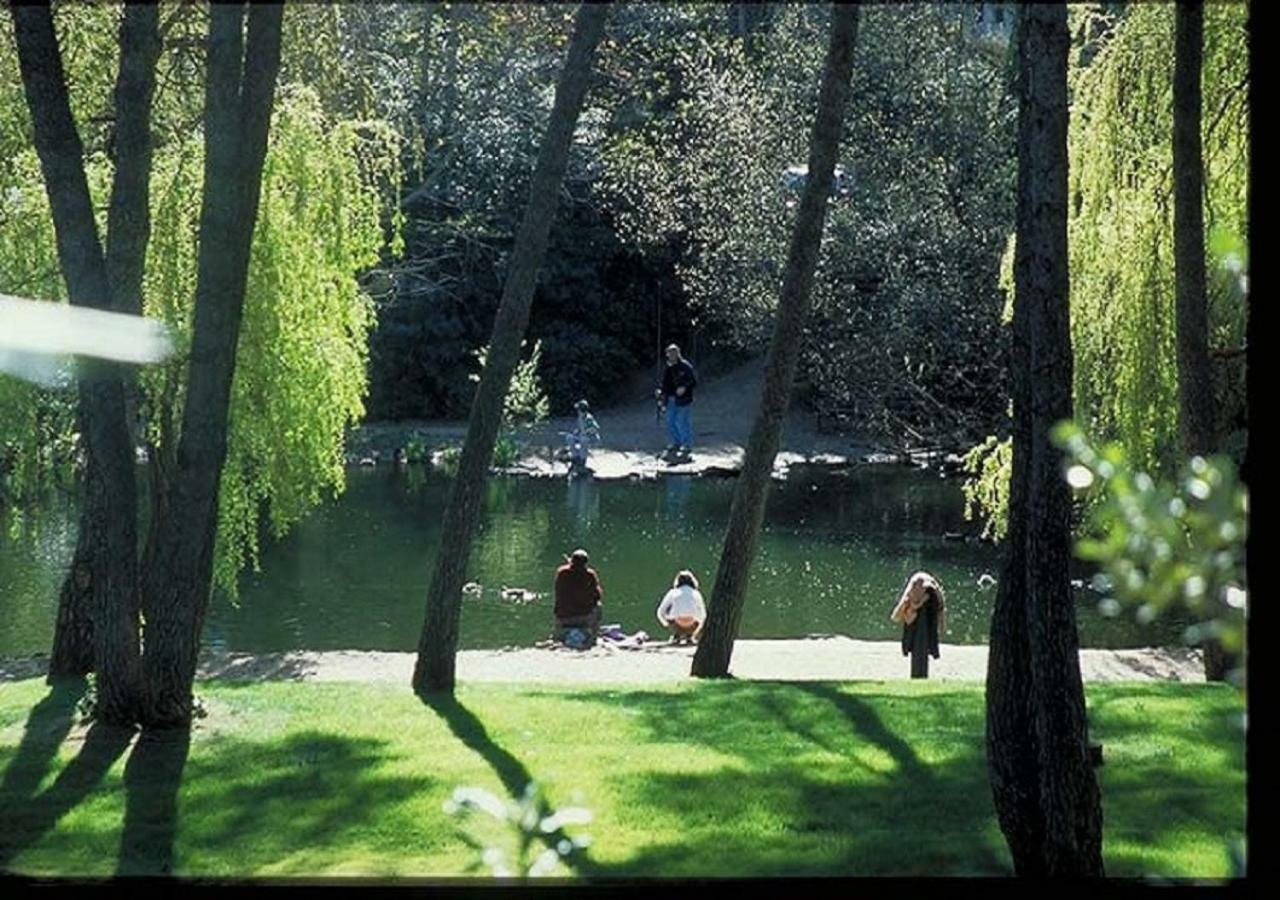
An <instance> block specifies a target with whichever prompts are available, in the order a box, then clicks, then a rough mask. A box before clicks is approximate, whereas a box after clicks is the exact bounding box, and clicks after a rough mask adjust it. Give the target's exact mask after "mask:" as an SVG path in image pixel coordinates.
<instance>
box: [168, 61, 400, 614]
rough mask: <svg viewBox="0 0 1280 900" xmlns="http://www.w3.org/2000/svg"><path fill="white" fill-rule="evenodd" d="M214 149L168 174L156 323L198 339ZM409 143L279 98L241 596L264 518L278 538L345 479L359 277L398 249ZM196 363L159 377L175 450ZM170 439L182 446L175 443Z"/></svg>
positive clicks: (262, 222)
mask: <svg viewBox="0 0 1280 900" xmlns="http://www.w3.org/2000/svg"><path fill="white" fill-rule="evenodd" d="M200 152H201V150H200V148H199V147H198V146H196V145H187V146H182V147H180V148H175V150H174V155H173V156H172V158H167V159H166V160H165V163H164V164H158V165H157V172H158V174H160V177H161V178H163V179H164V180H163V181H162V182H161V185H162V186H161V188H160V189H159V190H158V191H157V195H158V198H159V203H160V205H161V209H160V210H159V212H158V215H157V223H158V224H160V223H163V224H164V226H167V227H163V228H159V227H158V228H157V230H156V232H157V240H155V241H153V242H152V245H151V248H150V253H149V259H148V262H149V265H148V281H147V287H148V291H147V312H148V314H150V315H156V316H159V317H161V318H163V319H165V320H166V321H168V322H169V323H170V324H171V325H172V326H174V330H175V331H176V332H177V333H178V334H179V335H180V338H179V345H180V346H187V345H188V344H189V340H190V323H191V314H192V305H191V304H192V301H193V300H194V296H195V292H194V281H195V254H196V245H197V240H198V231H199V227H198V226H199V223H198V216H197V214H196V212H195V210H198V208H199V203H198V200H197V198H198V197H199V191H200V189H201V171H202V169H201V164H200ZM397 154H398V147H397V144H396V139H395V136H394V135H393V134H391V133H390V132H389V131H388V130H387V129H386V128H385V127H382V126H379V125H378V124H377V123H372V122H351V121H342V120H334V119H333V118H332V117H331V116H329V115H327V114H325V113H324V112H323V110H322V109H321V107H320V103H319V100H318V98H317V96H316V95H315V93H314V92H312V91H310V90H308V89H306V88H300V87H296V86H294V87H285V88H283V89H282V90H281V91H280V92H279V94H278V99H277V103H276V110H275V113H274V117H273V122H272V128H271V133H270V143H269V146H268V150H267V158H266V163H265V166H264V170H263V187H262V200H261V204H260V208H259V214H258V222H257V226H256V228H255V231H254V239H253V246H252V251H251V257H250V265H249V278H248V285H247V293H246V297H245V310H244V319H243V322H242V325H241V334H240V342H239V346H238V349H237V358H236V373H235V379H234V382H233V384H232V400H231V417H230V423H231V424H230V432H229V435H228V453H227V462H226V465H225V467H224V469H223V473H222V483H221V490H220V493H219V516H218V541H217V549H216V552H215V566H214V571H215V578H216V581H217V582H218V584H219V585H221V586H222V587H223V588H225V589H227V590H229V591H232V592H233V593H234V589H235V575H236V573H237V572H238V571H239V570H240V568H241V567H242V566H244V565H246V564H248V565H252V566H254V567H255V568H256V566H257V561H258V541H259V523H260V516H265V519H266V521H267V523H268V525H269V527H270V529H271V532H272V534H273V535H274V536H276V537H279V536H281V535H283V534H284V533H285V532H286V531H287V530H288V528H289V527H290V526H291V525H292V524H293V523H294V522H296V521H298V520H299V519H300V518H302V517H303V516H304V515H305V514H306V513H307V512H308V511H309V510H310V509H312V508H313V507H314V506H315V505H317V504H318V503H320V502H321V501H322V500H323V499H324V498H325V497H326V496H331V495H333V494H336V493H337V492H340V491H341V490H342V487H343V484H344V474H343V465H344V459H343V453H342V440H343V434H344V432H345V430H346V428H347V427H349V426H350V425H352V424H354V423H355V422H357V421H359V419H360V418H361V416H362V415H363V412H364V405H363V397H364V393H365V391H366V372H365V369H366V361H367V349H366V348H367V336H368V331H369V328H370V327H371V325H372V307H371V304H370V301H369V298H368V297H367V295H365V294H364V292H363V291H362V290H361V289H360V287H359V284H358V282H357V275H358V273H360V272H361V271H363V270H365V269H367V268H369V267H370V266H372V265H374V264H376V263H377V262H378V260H379V252H380V250H381V249H382V248H383V246H384V238H385V235H384V231H383V225H382V217H381V215H382V204H381V197H380V194H379V190H378V187H379V184H380V183H382V182H383V181H387V180H391V181H394V179H395V178H396V174H395V168H394V166H395V160H396V158H397ZM184 369H185V360H182V361H181V362H180V363H177V364H175V365H174V366H173V367H170V368H169V369H168V371H166V372H164V373H162V374H161V373H157V375H156V377H152V378H150V379H149V380H148V382H147V387H148V396H149V399H150V402H151V405H152V408H153V409H155V410H156V411H157V413H158V416H157V419H155V420H153V426H154V427H153V431H152V437H153V439H154V440H155V441H156V443H157V444H158V445H159V448H160V452H168V453H171V452H173V449H174V448H173V445H172V441H173V436H175V435H176V434H177V428H178V423H179V422H180V420H181V397H180V394H181V387H180V384H177V383H175V382H176V381H177V379H179V378H181V377H182V376H183V374H184V373H183V370H184ZM166 439H167V441H166Z"/></svg>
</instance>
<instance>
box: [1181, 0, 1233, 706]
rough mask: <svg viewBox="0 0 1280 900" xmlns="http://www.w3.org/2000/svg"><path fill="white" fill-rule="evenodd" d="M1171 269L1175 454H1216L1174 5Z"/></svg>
mask: <svg viewBox="0 0 1280 900" xmlns="http://www.w3.org/2000/svg"><path fill="white" fill-rule="evenodd" d="M1174 23H1175V24H1174V56H1173V248H1174V253H1173V270H1174V281H1175V284H1176V288H1175V292H1176V297H1177V310H1178V312H1177V314H1178V329H1177V330H1178V430H1179V432H1180V435H1181V437H1182V452H1183V456H1185V457H1186V458H1188V459H1190V458H1191V457H1193V456H1208V455H1209V454H1210V453H1213V452H1214V450H1216V449H1217V447H1216V446H1215V445H1216V444H1217V440H1216V436H1217V428H1216V424H1217V422H1216V416H1215V413H1214V405H1213V373H1212V371H1211V369H1210V364H1209V300H1208V289H1207V287H1206V276H1205V258H1204V247H1205V242H1204V205H1203V204H1204V156H1203V153H1202V147H1201V141H1200V118H1201V116H1200V112H1201V105H1202V97H1201V89H1200V79H1201V70H1202V69H1203V67H1204V4H1203V3H1202V2H1200V0H1193V2H1186V3H1178V4H1177V5H1176V6H1175V7H1174ZM1203 649H1204V674H1205V678H1206V679H1208V680H1209V681H1224V680H1226V677H1227V675H1228V673H1229V672H1230V671H1231V670H1232V669H1233V668H1235V666H1236V665H1237V662H1238V661H1237V660H1236V658H1235V657H1234V655H1233V654H1229V653H1227V652H1226V651H1225V650H1223V649H1222V644H1221V643H1220V642H1219V641H1218V640H1217V639H1216V638H1212V637H1211V638H1208V639H1207V640H1206V641H1205V642H1204V644H1203Z"/></svg>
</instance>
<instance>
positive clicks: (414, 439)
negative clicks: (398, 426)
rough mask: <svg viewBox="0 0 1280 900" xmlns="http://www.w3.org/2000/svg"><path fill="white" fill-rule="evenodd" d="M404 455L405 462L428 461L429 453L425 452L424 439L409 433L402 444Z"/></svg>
mask: <svg viewBox="0 0 1280 900" xmlns="http://www.w3.org/2000/svg"><path fill="white" fill-rule="evenodd" d="M404 457H405V462H409V463H415V464H416V463H423V462H428V461H429V459H430V454H429V453H428V452H427V444H426V441H424V440H423V439H422V438H421V437H420V436H418V435H416V434H411V435H409V439H408V440H407V441H405V445H404Z"/></svg>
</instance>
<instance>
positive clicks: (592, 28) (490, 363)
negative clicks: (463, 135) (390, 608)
mask: <svg viewBox="0 0 1280 900" xmlns="http://www.w3.org/2000/svg"><path fill="white" fill-rule="evenodd" d="M607 13H608V7H607V6H604V5H596V4H592V3H584V4H582V5H581V6H579V7H578V12H577V16H576V18H575V21H574V30H573V38H572V41H571V42H570V44H569V54H568V57H567V58H566V59H565V65H564V69H563V71H562V72H561V73H560V80H559V82H558V83H557V85H556V96H555V104H554V106H553V107H552V109H551V118H550V121H549V122H548V123H547V132H546V135H545V136H544V137H543V139H542V147H541V149H540V150H539V153H538V161H537V164H536V166H535V168H534V171H533V179H532V183H531V184H530V186H529V203H528V206H527V207H526V208H525V214H524V220H523V221H522V222H521V224H520V230H519V232H517V234H516V241H515V247H514V249H513V250H512V253H511V262H510V263H509V267H508V269H507V281H506V286H505V287H504V289H503V292H502V301H501V303H500V304H499V306H498V312H497V316H496V318H495V319H494V323H493V334H492V336H491V337H490V340H489V353H488V356H487V358H486V362H485V367H484V373H483V374H482V375H481V378H480V387H479V389H478V390H477V391H476V398H475V401H474V402H473V404H472V407H471V419H470V422H469V423H468V425H467V438H466V443H465V444H464V445H463V448H462V458H461V460H460V461H459V464H458V474H457V476H456V477H455V478H454V481H453V487H452V488H451V490H450V491H449V499H448V501H447V502H446V504H445V511H444V522H443V529H442V534H441V538H440V547H439V550H438V551H437V553H436V562H435V568H434V571H433V572H432V576H431V586H430V588H429V589H428V591H427V610H426V620H425V622H424V624H423V628H422V635H421V637H420V638H419V640H418V659H417V663H416V664H415V666H414V671H413V687H414V690H415V691H417V692H418V693H420V694H421V693H426V692H430V691H452V690H453V686H454V683H455V681H456V678H455V663H456V659H455V657H456V654H457V650H458V621H459V618H460V616H461V612H462V609H461V603H462V585H463V582H464V581H465V576H466V569H467V563H468V561H469V559H470V555H471V541H472V537H473V535H474V534H475V530H476V526H477V525H478V524H479V521H480V513H481V501H482V498H483V490H484V483H485V477H486V475H487V474H488V471H489V463H490V460H491V459H492V458H493V448H494V444H495V442H496V441H497V438H498V428H499V425H500V424H501V420H502V405H503V400H504V399H505V397H506V394H507V389H508V387H509V386H510V384H511V375H512V372H514V371H515V367H516V364H517V363H518V362H519V359H520V344H521V342H522V341H523V340H524V334H525V328H526V327H527V325H528V323H529V309H530V306H531V305H532V303H533V293H534V288H535V287H536V286H537V279H538V270H539V269H540V268H541V266H542V258H543V255H544V253H545V251H546V247H547V238H548V235H549V234H550V231H551V222H552V219H553V218H554V217H555V211H556V202H557V199H558V197H559V193H560V184H561V182H562V181H563V179H564V172H565V168H566V166H567V164H568V158H569V146H570V143H571V141H572V138H573V131H574V128H575V126H576V125H577V121H578V114H579V112H580V111H581V109H582V101H583V98H584V97H585V96H586V92H587V85H588V83H589V82H590V79H591V63H592V58H593V57H594V55H595V49H596V45H597V44H598V43H599V42H600V36H601V34H602V33H603V31H604V23H605V18H606V16H607Z"/></svg>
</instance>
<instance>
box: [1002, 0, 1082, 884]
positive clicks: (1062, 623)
mask: <svg viewBox="0 0 1280 900" xmlns="http://www.w3.org/2000/svg"><path fill="white" fill-rule="evenodd" d="M1068 45H1069V37H1068V33H1067V17H1066V8H1065V7H1064V6H1062V5H1056V4H1055V5H1029V6H1026V7H1023V9H1022V21H1021V22H1020V23H1019V29H1018V58H1019V79H1018V80H1019V85H1018V93H1019V115H1018V214H1017V215H1018V218H1017V229H1018V242H1017V248H1016V256H1015V260H1014V275H1015V284H1016V294H1015V302H1014V309H1015V317H1020V318H1019V319H1018V321H1017V324H1016V325H1015V342H1017V343H1018V344H1019V346H1017V347H1016V348H1015V360H1016V363H1015V364H1016V365H1018V366H1019V367H1023V366H1025V369H1023V371H1020V372H1015V377H1014V384H1015V406H1014V418H1015V426H1014V434H1015V444H1014V467H1015V470H1014V471H1015V480H1014V483H1013V485H1011V487H1012V488H1014V489H1016V490H1017V491H1018V493H1019V496H1018V497H1017V500H1018V508H1014V507H1012V506H1011V509H1010V515H1011V517H1013V516H1015V515H1016V516H1017V519H1013V518H1011V521H1010V542H1009V547H1008V550H1007V552H1008V553H1009V561H1008V564H1007V566H1006V576H1008V580H1009V581H1011V582H1013V583H1011V584H1008V585H1005V586H1002V590H1001V593H1000V595H999V596H998V597H997V609H996V612H995V615H994V616H993V618H992V630H991V660H990V662H989V665H988V690H987V704H988V712H987V721H988V729H989V730H988V737H987V749H988V763H989V769H990V772H991V780H992V791H993V797H994V799H995V803H996V810H997V816H998V818H999V821H1000V825H1001V829H1002V830H1003V831H1004V832H1005V835H1006V838H1007V840H1008V842H1009V847H1010V851H1011V853H1012V854H1013V856H1014V865H1015V867H1016V869H1017V871H1018V873H1019V874H1028V875H1047V876H1051V877H1059V876H1100V875H1102V874H1103V866H1102V803H1101V797H1100V794H1099V791H1098V783H1097V778H1096V777H1095V775H1094V772H1093V767H1092V764H1091V761H1090V757H1089V749H1088V740H1087V727H1086V721H1085V703H1084V685H1083V682H1082V680H1081V677H1080V658H1079V641H1078V638H1077V635H1076V624H1075V610H1074V606H1073V603H1072V597H1071V587H1070V582H1069V579H1068V564H1069V562H1070V558H1071V524H1070V504H1071V499H1070V492H1069V490H1068V487H1067V484H1066V481H1065V480H1064V478H1063V475H1062V456H1061V453H1060V451H1059V450H1058V449H1057V448H1056V447H1054V445H1053V443H1052V441H1051V439H1050V432H1051V430H1052V428H1053V426H1054V425H1055V424H1056V423H1057V422H1060V421H1062V420H1063V419H1070V418H1071V372H1072V358H1071V335H1070V329H1069V323H1068V314H1067V313H1068V302H1067V301H1068V277H1067V81H1066V75H1067V49H1068ZM1019 401H1021V402H1019ZM1019 556H1022V558H1023V559H1024V561H1025V563H1024V564H1023V565H1019V564H1018V557H1019ZM1019 575H1021V578H1022V583H1021V584H1018V583H1017V580H1018V577H1019ZM1015 590H1019V592H1020V594H1021V596H1019V595H1018V594H1015V593H1014V591H1015ZM1019 604H1020V605H1021V606H1022V609H1023V612H1022V615H1021V616H1019V614H1018V611H1017V610H1016V609H1015V608H1013V607H1016V606H1017V605H1019ZM1019 644H1021V645H1022V646H1019ZM1017 664H1021V665H1025V666H1026V668H1025V669H1023V670H1022V671H1021V672H1019V671H1018V670H1017V669H1016V668H1015V665H1017ZM1019 679H1021V681H1022V683H1019ZM1024 691H1025V692H1026V693H1025V695H1024ZM1032 798H1035V802H1034V803H1033V802H1032Z"/></svg>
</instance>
